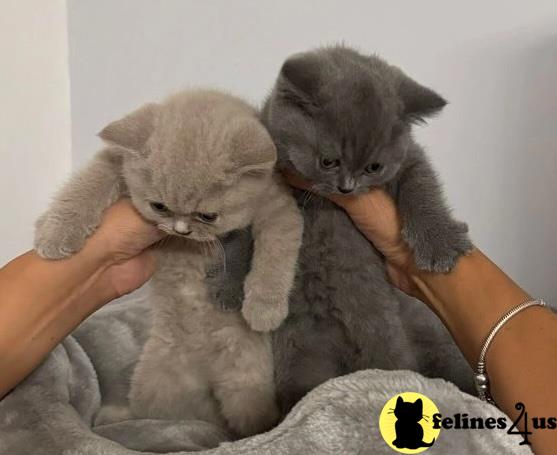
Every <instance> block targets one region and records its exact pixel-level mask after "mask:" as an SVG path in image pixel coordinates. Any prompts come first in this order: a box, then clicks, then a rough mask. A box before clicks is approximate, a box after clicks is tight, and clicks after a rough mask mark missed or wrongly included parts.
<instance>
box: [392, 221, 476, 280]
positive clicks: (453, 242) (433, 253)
mask: <svg viewBox="0 0 557 455" xmlns="http://www.w3.org/2000/svg"><path fill="white" fill-rule="evenodd" d="M402 236H403V238H404V239H405V240H406V241H407V242H408V244H409V245H410V247H411V248H412V249H413V250H414V261H415V263H416V266H417V267H418V269H419V270H423V271H426V272H436V273H447V272H450V271H451V270H452V269H453V268H454V266H455V265H456V263H457V261H458V259H459V258H460V257H461V256H463V255H465V254H468V253H469V252H470V251H471V250H472V248H473V245H472V242H471V241H470V239H469V237H468V227H467V225H466V224H465V223H454V224H451V225H450V226H447V227H446V228H445V229H439V228H437V229H431V230H429V231H427V236H425V235H424V236H411V235H409V233H408V232H407V231H406V230H405V229H403V230H402Z"/></svg>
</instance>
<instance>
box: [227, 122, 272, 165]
mask: <svg viewBox="0 0 557 455" xmlns="http://www.w3.org/2000/svg"><path fill="white" fill-rule="evenodd" d="M276 161H277V150H276V148H275V144H274V143H273V140H272V139H271V136H270V135H269V133H268V132H267V130H265V128H264V127H263V125H261V124H260V123H259V121H258V120H256V119H250V120H249V121H248V122H247V123H243V124H242V125H240V126H239V128H238V129H237V130H236V131H235V133H234V138H233V140H232V168H231V169H230V172H232V173H234V174H248V173H249V174H261V173H267V172H270V171H271V170H272V169H273V168H274V166H275V163H276Z"/></svg>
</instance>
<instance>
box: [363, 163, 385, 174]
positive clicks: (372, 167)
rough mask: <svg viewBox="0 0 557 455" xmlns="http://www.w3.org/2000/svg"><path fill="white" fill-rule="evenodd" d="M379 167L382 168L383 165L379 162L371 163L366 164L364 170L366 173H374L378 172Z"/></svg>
mask: <svg viewBox="0 0 557 455" xmlns="http://www.w3.org/2000/svg"><path fill="white" fill-rule="evenodd" d="M381 169H383V165H382V164H380V163H371V164H368V165H367V166H366V172H367V173H368V174H375V173H376V172H379V171H380V170H381Z"/></svg>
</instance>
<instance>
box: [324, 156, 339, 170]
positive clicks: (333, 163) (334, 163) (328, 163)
mask: <svg viewBox="0 0 557 455" xmlns="http://www.w3.org/2000/svg"><path fill="white" fill-rule="evenodd" d="M321 166H323V167H324V168H325V169H333V168H335V167H338V166H340V160H331V159H329V158H321Z"/></svg>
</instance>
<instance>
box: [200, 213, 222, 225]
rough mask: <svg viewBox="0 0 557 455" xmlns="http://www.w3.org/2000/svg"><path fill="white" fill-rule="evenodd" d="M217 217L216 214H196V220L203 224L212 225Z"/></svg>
mask: <svg viewBox="0 0 557 455" xmlns="http://www.w3.org/2000/svg"><path fill="white" fill-rule="evenodd" d="M218 217H219V215H218V214H217V213H198V214H197V219H198V220H199V221H202V222H203V223H214V222H215V221H216V220H217V218H218Z"/></svg>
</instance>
